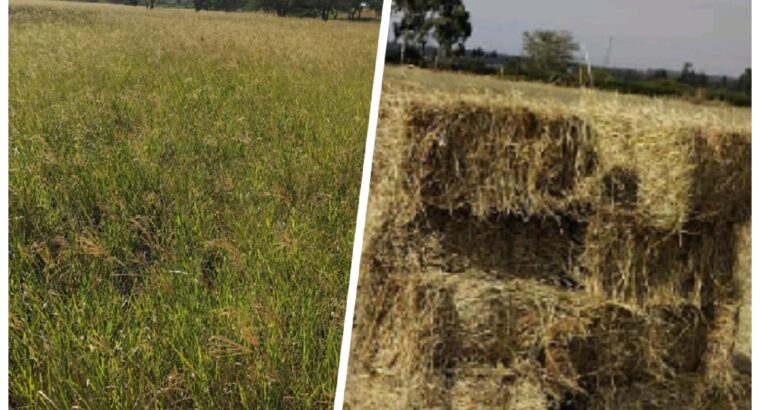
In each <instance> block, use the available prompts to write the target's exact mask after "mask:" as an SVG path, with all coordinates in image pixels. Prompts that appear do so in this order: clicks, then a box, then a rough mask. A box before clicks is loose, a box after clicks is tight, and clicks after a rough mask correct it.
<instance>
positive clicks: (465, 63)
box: [386, 0, 752, 106]
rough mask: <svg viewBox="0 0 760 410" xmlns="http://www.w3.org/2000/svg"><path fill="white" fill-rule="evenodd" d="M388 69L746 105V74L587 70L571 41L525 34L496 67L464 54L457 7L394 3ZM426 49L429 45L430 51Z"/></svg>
mask: <svg viewBox="0 0 760 410" xmlns="http://www.w3.org/2000/svg"><path fill="white" fill-rule="evenodd" d="M392 10H393V13H394V14H395V15H396V16H397V21H396V22H394V23H393V25H392V31H391V34H392V36H393V37H392V39H391V40H390V41H391V44H392V45H394V46H395V47H392V48H389V49H388V52H387V54H386V61H387V62H389V63H398V64H413V65H418V66H422V67H428V66H430V67H433V68H436V69H449V70H457V71H468V72H473V73H479V74H493V75H499V76H502V77H508V78H518V79H527V80H534V81H543V82H548V83H553V84H558V85H564V86H585V87H594V88H601V89H609V90H616V91H619V92H624V93H631V94H644V95H651V96H679V97H683V98H686V99H690V100H694V101H703V100H720V101H724V102H727V103H729V104H732V105H737V106H751V104H752V70H751V68H747V69H746V70H744V71H743V72H741V73H738V75H737V76H736V77H733V78H731V77H729V76H723V77H719V78H716V77H709V76H708V75H706V74H705V73H702V72H696V71H695V70H694V65H693V64H692V63H691V62H686V63H684V66H683V69H682V70H681V72H680V74H679V75H673V73H669V72H668V71H666V70H664V69H657V70H637V69H619V68H608V67H599V66H591V65H590V63H588V62H583V61H579V60H578V59H577V58H576V56H577V54H578V52H579V51H580V46H579V44H578V42H577V41H576V40H575V38H574V36H573V34H572V33H570V32H568V31H557V30H534V31H529V32H524V33H523V38H522V40H523V41H522V43H523V45H522V55H521V56H509V57H510V58H508V59H502V60H503V61H502V62H500V63H498V62H497V63H495V61H498V60H499V58H500V56H499V54H498V53H497V52H496V51H493V52H491V53H486V52H485V51H484V50H482V49H474V50H467V49H466V47H465V42H466V41H467V39H468V38H469V37H470V36H471V35H472V25H471V23H470V18H469V12H467V10H466V8H465V6H464V4H463V2H462V0H393V3H392ZM433 42H434V44H433V45H431V43H433Z"/></svg>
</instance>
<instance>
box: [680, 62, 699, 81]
mask: <svg viewBox="0 0 760 410" xmlns="http://www.w3.org/2000/svg"><path fill="white" fill-rule="evenodd" d="M696 77H697V73H695V72H694V65H693V64H692V63H690V62H688V61H687V62H685V63H683V68H682V69H681V76H680V77H678V81H680V82H682V83H684V84H694V82H695V80H696Z"/></svg>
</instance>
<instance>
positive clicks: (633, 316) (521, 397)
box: [346, 95, 751, 410]
mask: <svg viewBox="0 0 760 410" xmlns="http://www.w3.org/2000/svg"><path fill="white" fill-rule="evenodd" d="M435 97H436V98H433V97H431V96H415V95H412V96H405V97H404V98H399V97H398V96H391V97H385V96H384V100H383V109H382V110H381V122H382V121H385V122H388V125H387V126H385V125H383V124H381V127H380V130H379V131H378V145H377V147H378V148H377V154H376V155H377V156H376V158H375V164H374V166H375V168H374V170H373V179H372V188H371V189H372V192H371V197H370V206H369V209H368V218H369V219H368V226H367V230H366V232H365V248H364V253H363V258H362V273H361V277H360V284H359V295H358V299H357V310H356V314H355V321H354V332H353V340H352V354H351V360H350V363H349V378H348V383H347V390H346V405H347V407H348V408H362V409H364V408H390V409H396V408H398V409H402V408H404V409H406V408H420V409H421V408H440V409H526V410H534V409H535V410H544V409H546V410H549V409H605V410H606V409H610V410H611V409H650V408H672V409H687V408H709V409H723V408H739V409H742V408H748V397H749V395H748V387H747V386H748V383H747V380H748V379H749V376H748V375H746V374H743V373H741V372H739V371H737V368H736V366H735V364H736V363H737V359H736V355H735V353H736V351H735V348H734V344H735V343H734V340H735V336H736V333H737V332H738V331H739V330H741V327H739V328H737V319H736V318H737V317H738V316H739V315H738V311H739V310H738V309H739V306H740V304H741V303H742V301H743V297H744V296H743V293H742V289H743V287H745V286H744V285H743V283H744V282H743V281H742V279H741V277H740V274H739V273H737V272H740V271H745V270H748V268H747V267H746V266H747V265H748V264H747V263H746V262H745V261H744V259H743V258H742V257H741V255H742V251H741V249H748V246H749V245H748V244H749V239H748V237H749V233H748V232H749V230H748V229H749V228H748V226H749V222H750V217H751V215H750V209H751V206H750V205H751V204H750V191H751V177H750V173H751V158H750V135H749V127H748V126H745V125H736V124H722V123H721V121H720V118H715V117H710V116H705V117H700V118H686V117H684V116H672V117H668V116H667V115H665V114H667V110H664V109H663V110H660V111H657V110H651V109H649V108H641V107H639V108H636V109H630V110H626V109H624V108H628V107H621V106H617V107H610V106H606V105H601V104H577V105H575V104H568V105H559V104H554V105H552V104H550V103H542V104H537V103H529V102H526V101H524V100H521V99H519V98H482V97H468V96H458V97H457V98H455V99H450V98H447V97H444V96H435ZM437 97H441V98H437ZM744 275H745V276H746V274H744ZM742 357H743V358H744V359H742V360H744V361H745V362H746V361H748V360H749V358H748V355H745V356H742ZM740 367H742V368H745V367H747V366H740ZM725 405H728V407H725Z"/></svg>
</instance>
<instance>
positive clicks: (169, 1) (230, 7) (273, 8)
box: [95, 0, 383, 20]
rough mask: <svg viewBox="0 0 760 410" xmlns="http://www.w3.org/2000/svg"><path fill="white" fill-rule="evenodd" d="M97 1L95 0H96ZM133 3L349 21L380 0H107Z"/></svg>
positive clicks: (378, 5)
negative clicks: (344, 19)
mask: <svg viewBox="0 0 760 410" xmlns="http://www.w3.org/2000/svg"><path fill="white" fill-rule="evenodd" d="M95 1H98V0H95ZM106 1H108V2H114V3H122V4H127V5H132V6H141V5H142V6H145V8H147V9H153V8H155V7H156V6H158V5H159V4H162V5H167V6H175V7H177V6H179V7H188V8H190V7H192V8H194V9H195V11H201V10H217V11H228V12H231V11H266V12H272V13H275V14H277V15H278V16H282V17H285V16H294V17H319V18H321V19H323V20H329V19H330V18H332V19H337V18H338V16H339V15H341V16H345V17H346V18H347V19H348V20H361V19H362V14H363V13H365V12H366V11H373V12H375V13H376V15H377V14H380V12H381V10H382V8H383V0H106Z"/></svg>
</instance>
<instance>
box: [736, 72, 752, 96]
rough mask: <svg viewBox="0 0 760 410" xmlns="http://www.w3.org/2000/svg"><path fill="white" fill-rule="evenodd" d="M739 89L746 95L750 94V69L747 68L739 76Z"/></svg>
mask: <svg viewBox="0 0 760 410" xmlns="http://www.w3.org/2000/svg"><path fill="white" fill-rule="evenodd" d="M738 86H739V90H740V91H742V92H744V94H746V95H752V69H751V68H747V69H745V70H744V72H743V73H742V74H741V75H740V76H739V81H738Z"/></svg>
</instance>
